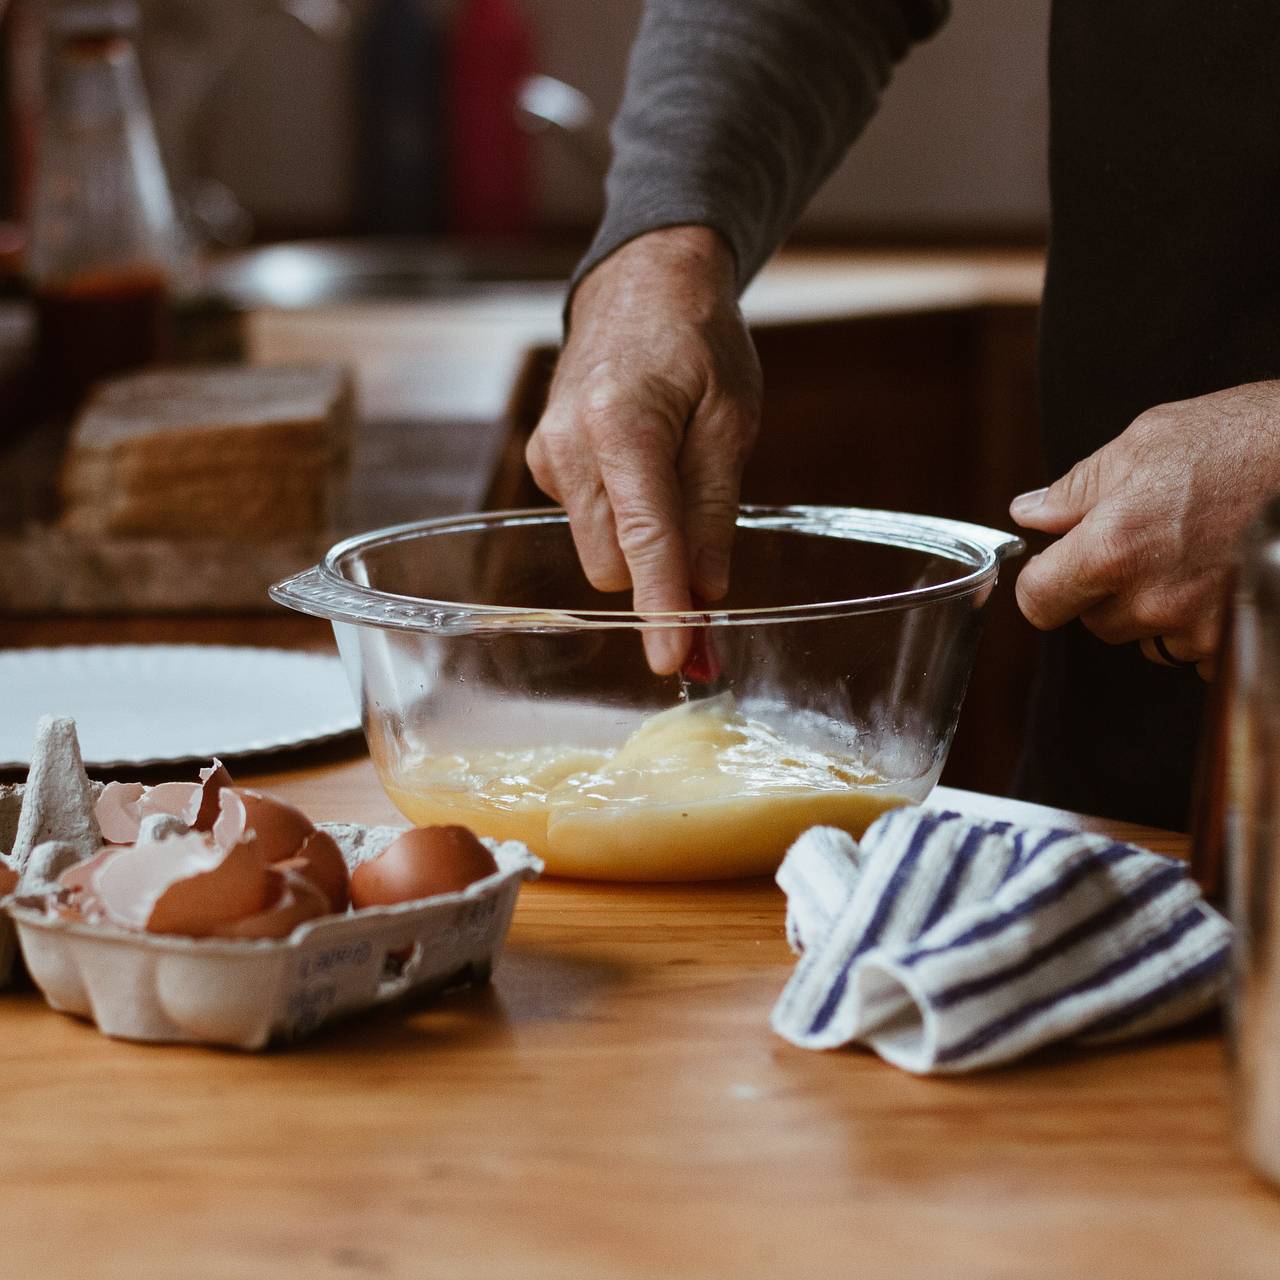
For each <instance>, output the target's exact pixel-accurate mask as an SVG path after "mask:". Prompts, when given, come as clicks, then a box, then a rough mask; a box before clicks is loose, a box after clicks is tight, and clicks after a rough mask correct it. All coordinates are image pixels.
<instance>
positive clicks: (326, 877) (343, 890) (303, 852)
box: [273, 831, 351, 911]
mask: <svg viewBox="0 0 1280 1280" xmlns="http://www.w3.org/2000/svg"><path fill="white" fill-rule="evenodd" d="M273 865H274V866H275V868H276V869H277V870H283V869H286V868H287V869H290V870H293V871H297V872H298V873H300V874H301V875H303V876H305V877H306V878H307V879H308V880H310V881H311V883H312V884H313V885H315V887H316V888H317V889H319V891H320V892H321V893H322V894H323V895H324V898H325V901H326V902H327V903H328V907H327V908H326V910H329V911H345V910H346V909H347V904H348V903H349V902H350V901H351V873H350V872H349V871H348V870H347V863H346V859H344V858H343V856H342V850H341V849H339V848H338V843H337V841H336V840H334V838H333V837H332V836H331V835H329V834H328V833H327V832H324V831H312V833H311V834H310V835H309V836H308V837H307V838H306V840H304V841H303V843H302V847H301V848H300V849H299V850H298V852H297V853H296V854H294V856H293V857H292V858H287V859H285V860H284V861H281V862H276V863H275V864H273Z"/></svg>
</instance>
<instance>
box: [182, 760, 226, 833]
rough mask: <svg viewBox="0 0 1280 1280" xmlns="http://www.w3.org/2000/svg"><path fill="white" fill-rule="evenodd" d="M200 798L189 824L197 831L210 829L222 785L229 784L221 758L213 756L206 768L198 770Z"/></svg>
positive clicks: (215, 814) (217, 810) (216, 813)
mask: <svg viewBox="0 0 1280 1280" xmlns="http://www.w3.org/2000/svg"><path fill="white" fill-rule="evenodd" d="M199 786H200V799H199V801H198V803H197V804H196V806H195V812H194V813H193V814H192V815H191V818H190V825H191V826H193V827H194V828H195V829H196V830H197V831H212V830H213V824H214V822H215V821H216V820H217V817H218V812H219V809H218V800H219V797H220V796H221V794H222V789H223V788H224V787H229V786H231V775H230V774H229V773H228V772H227V767H226V765H224V764H223V763H222V761H221V760H219V759H218V758H217V756H214V758H213V763H212V764H211V765H209V767H208V768H207V769H201V770H200V783H199Z"/></svg>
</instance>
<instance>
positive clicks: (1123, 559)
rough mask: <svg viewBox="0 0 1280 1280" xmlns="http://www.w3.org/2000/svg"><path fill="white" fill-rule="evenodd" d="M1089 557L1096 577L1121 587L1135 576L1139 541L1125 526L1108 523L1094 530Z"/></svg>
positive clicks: (1112, 522) (1113, 522)
mask: <svg viewBox="0 0 1280 1280" xmlns="http://www.w3.org/2000/svg"><path fill="white" fill-rule="evenodd" d="M1089 555H1090V559H1091V560H1092V561H1093V569H1094V572H1095V574H1096V576H1097V577H1098V578H1100V579H1101V580H1102V581H1104V582H1106V583H1108V584H1110V585H1111V586H1120V585H1122V584H1124V583H1126V582H1128V581H1129V580H1130V579H1131V578H1132V576H1133V573H1134V567H1135V564H1136V562H1137V559H1138V540H1137V538H1136V537H1135V536H1134V534H1133V531H1132V530H1130V529H1127V528H1125V527H1124V525H1122V524H1119V523H1117V522H1115V521H1107V522H1105V523H1101V524H1099V525H1098V526H1097V527H1096V528H1095V529H1094V536H1093V542H1092V545H1091V547H1090V549H1089Z"/></svg>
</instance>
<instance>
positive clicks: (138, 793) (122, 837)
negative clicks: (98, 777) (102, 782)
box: [95, 759, 231, 844]
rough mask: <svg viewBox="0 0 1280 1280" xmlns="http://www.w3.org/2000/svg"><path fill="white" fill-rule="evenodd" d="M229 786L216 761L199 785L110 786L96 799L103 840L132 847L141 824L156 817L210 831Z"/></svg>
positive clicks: (134, 783)
mask: <svg viewBox="0 0 1280 1280" xmlns="http://www.w3.org/2000/svg"><path fill="white" fill-rule="evenodd" d="M230 785H231V775H230V774H229V773H228V772H227V770H226V768H225V766H224V765H223V763H222V761H221V760H217V759H215V760H214V762H213V763H212V764H211V765H209V766H208V768H205V769H201V770H200V781H199V782H161V783H159V784H158V785H156V786H154V787H146V786H143V784H142V783H140V782H109V783H107V785H106V787H104V788H103V791H102V795H101V796H99V797H98V802H97V805H96V806H95V812H96V816H97V819H98V825H99V826H100V827H101V828H102V834H103V837H104V838H105V839H106V840H109V841H110V842H111V843H112V844H132V843H133V842H134V841H135V840H137V839H138V838H139V835H140V833H141V825H142V823H143V821H144V820H145V819H146V818H148V817H151V816H153V815H156V814H168V815H171V816H172V817H174V818H176V819H178V820H180V821H181V822H182V823H183V825H184V826H185V827H186V828H187V829H188V830H195V831H209V830H211V829H212V828H213V824H214V821H215V819H216V818H217V816H218V812H219V806H218V801H219V797H220V795H221V793H222V791H223V789H224V788H226V787H229V786H230Z"/></svg>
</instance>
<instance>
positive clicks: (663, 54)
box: [584, 0, 1280, 828]
mask: <svg viewBox="0 0 1280 1280" xmlns="http://www.w3.org/2000/svg"><path fill="white" fill-rule="evenodd" d="M945 7H946V6H945V2H944V0H937V2H936V3H935V2H932V0H918V2H912V0H846V3H835V2H833V0H650V4H649V6H648V11H647V16H646V20H645V24H644V27H643V29H642V32H641V35H640V38H639V40H638V42H637V45H636V48H635V50H634V52H633V55H632V69H631V79H630V80H629V84H628V90H627V95H626V100H625V101H624V104H623V108H622V111H621V113H620V116H619V120H618V123H617V125H616V128H615V144H616V147H617V152H618V154H617V159H616V162H615V167H614V170H613V173H612V174H611V177H610V184H609V212H608V215H607V216H606V219H605V221H604V224H603V226H602V228H601V231H600V235H599V236H598V237H597V240H596V243H595V245H594V246H593V248H592V251H591V253H590V255H589V256H588V258H587V260H586V261H585V262H584V269H585V268H586V267H588V266H590V265H591V264H593V263H594V262H596V261H598V260H599V259H600V258H601V257H603V256H604V255H605V254H606V253H608V252H611V251H612V249H614V248H616V247H618V245H619V244H621V243H622V242H623V241H624V240H626V239H629V238H631V237H633V236H635V235H637V234H639V233H640V232H641V231H644V230H649V229H652V228H654V227H657V226H662V225H671V224H673V223H678V222H699V223H706V224H709V225H711V226H714V227H716V228H718V229H719V230H721V231H722V232H723V233H724V234H725V235H726V237H727V238H728V239H729V241H730V243H731V244H732V245H733V246H734V248H735V250H736V252H737V254H738V261H739V267H740V273H741V277H742V282H743V283H744V284H745V283H746V281H747V279H749V277H750V275H751V274H752V273H753V272H754V271H755V270H756V269H757V268H758V267H759V265H760V264H761V263H762V262H763V260H764V258H765V257H766V256H767V254H768V252H769V250H770V249H771V248H772V247H773V246H774V245H776V244H777V243H778V241H779V240H780V239H781V237H782V236H783V235H784V234H785V232H786V230H787V228H788V227H789V225H790V222H791V220H792V219H793V218H794V217H795V215H796V214H797V213H798V212H799V210H800V208H801V207H802V205H803V203H804V201H805V200H806V199H807V198H808V197H809V195H810V194H811V193H812V191H813V190H814V188H815V187H816V186H817V185H818V183H819V182H820V181H821V180H822V178H823V177H825V175H826V173H827V172H828V171H829V169H830V168H831V167H832V166H833V165H834V164H835V163H836V161H837V160H838V159H839V156H840V154H841V152H842V151H843V148H844V145H845V144H847V143H848V142H849V141H851V140H852V138H853V136H854V134H855V133H856V132H857V130H858V129H859V128H860V127H861V125H862V124H863V123H864V122H865V120H866V119H867V118H869V116H870V114H871V113H872V111H873V110H874V105H875V101H876V98H877V95H878V93H879V91H880V89H881V88H882V87H883V85H884V83H885V82H886V80H887V77H888V73H889V70H890V68H891V66H892V63H893V61H894V60H895V59H896V58H899V57H901V56H902V54H903V53H904V52H905V50H906V48H907V47H908V45H909V43H910V41H911V40H913V39H919V38H921V37H922V36H924V35H926V34H928V33H929V31H931V30H932V29H933V27H934V26H936V24H937V23H938V22H940V21H941V19H942V17H943V16H944V14H945ZM1050 100H1051V148H1050V156H1051V159H1050V168H1051V189H1052V232H1051V242H1050V254H1049V271H1048V278H1047V283H1046V288H1045V297H1044V308H1043V313H1042V320H1041V386H1042V418H1043V424H1044V435H1045V448H1046V453H1047V458H1048V463H1049V472H1050V474H1051V475H1052V476H1054V477H1056V476H1059V475H1061V474H1063V473H1064V472H1065V471H1067V470H1069V469H1070V467H1071V466H1072V465H1074V463H1076V462H1077V461H1079V460H1080V459H1081V458H1083V457H1085V456H1087V455H1088V454H1089V453H1091V452H1093V451H1094V450H1095V449H1097V448H1099V447H1100V446H1101V445H1103V444H1105V443H1106V442H1107V441H1108V440H1111V439H1114V438H1115V437H1116V436H1117V435H1119V434H1120V433H1121V432H1122V431H1123V430H1124V429H1125V428H1126V427H1127V426H1128V425H1129V423H1130V422H1132V420H1133V419H1134V418H1135V417H1137V416H1138V415H1139V414H1140V413H1141V412H1143V410H1145V409H1148V408H1151V407H1152V406H1154V405H1157V404H1162V403H1165V402H1168V401H1171V400H1180V399H1185V398H1187V397H1190V396H1197V395H1202V394H1205V393H1208V392H1211V391H1217V390H1222V389H1224V388H1227V387H1231V386H1237V385H1239V384H1241V383H1246V382H1255V381H1259V380H1263V379H1267V378H1276V377H1280V4H1277V0H1123V2H1122V3H1116V0H1057V2H1056V4H1055V6H1054V13H1053V26H1052V39H1051V49H1050ZM1202 701H1203V686H1202V684H1201V682H1200V681H1199V679H1198V678H1197V677H1196V676H1195V675H1194V674H1193V673H1189V672H1182V671H1171V670H1169V669H1167V668H1161V667H1157V666H1154V665H1153V664H1151V663H1148V662H1146V661H1145V660H1144V659H1143V658H1142V657H1141V655H1140V654H1139V652H1138V650H1137V648H1136V646H1132V645H1131V646H1122V647H1112V646H1107V645H1104V644H1102V643H1101V642H1100V641H1098V640H1096V639H1094V638H1093V637H1092V636H1091V635H1090V634H1089V633H1088V632H1086V631H1085V630H1084V628H1083V627H1082V626H1081V625H1080V624H1079V623H1073V624H1071V625H1070V626H1068V627H1066V628H1064V629H1062V630H1061V631H1060V632H1056V633H1054V634H1052V635H1050V636H1048V637H1046V640H1045V646H1044V655H1043V663H1042V670H1041V673H1040V677H1039V679H1038V682H1037V689H1036V693H1035V697H1034V711H1033V717H1032V727H1031V732H1030V735H1029V738H1028V748H1029V749H1028V753H1027V758H1026V760H1025V762H1024V768H1023V770H1022V774H1021V780H1020V790H1021V792H1022V793H1023V794H1024V795H1025V796H1026V797H1027V798H1030V799H1036V800H1040V801H1043V802H1045V803H1052V804H1058V805H1062V806H1064V807H1068V808H1072V809H1079V810H1084V811H1088V812H1093V813H1098V814H1102V815H1106V816H1114V817H1121V818H1129V819H1132V820H1136V821H1143V822H1150V823H1154V824H1157V825H1160V826H1168V827H1174V828H1185V826H1186V825H1187V807H1188V802H1189V798H1190V794H1191V775H1192V769H1193V763H1194V758H1195V753H1196V743H1197V739H1198V736H1199V727H1200V717H1201V704H1202Z"/></svg>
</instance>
